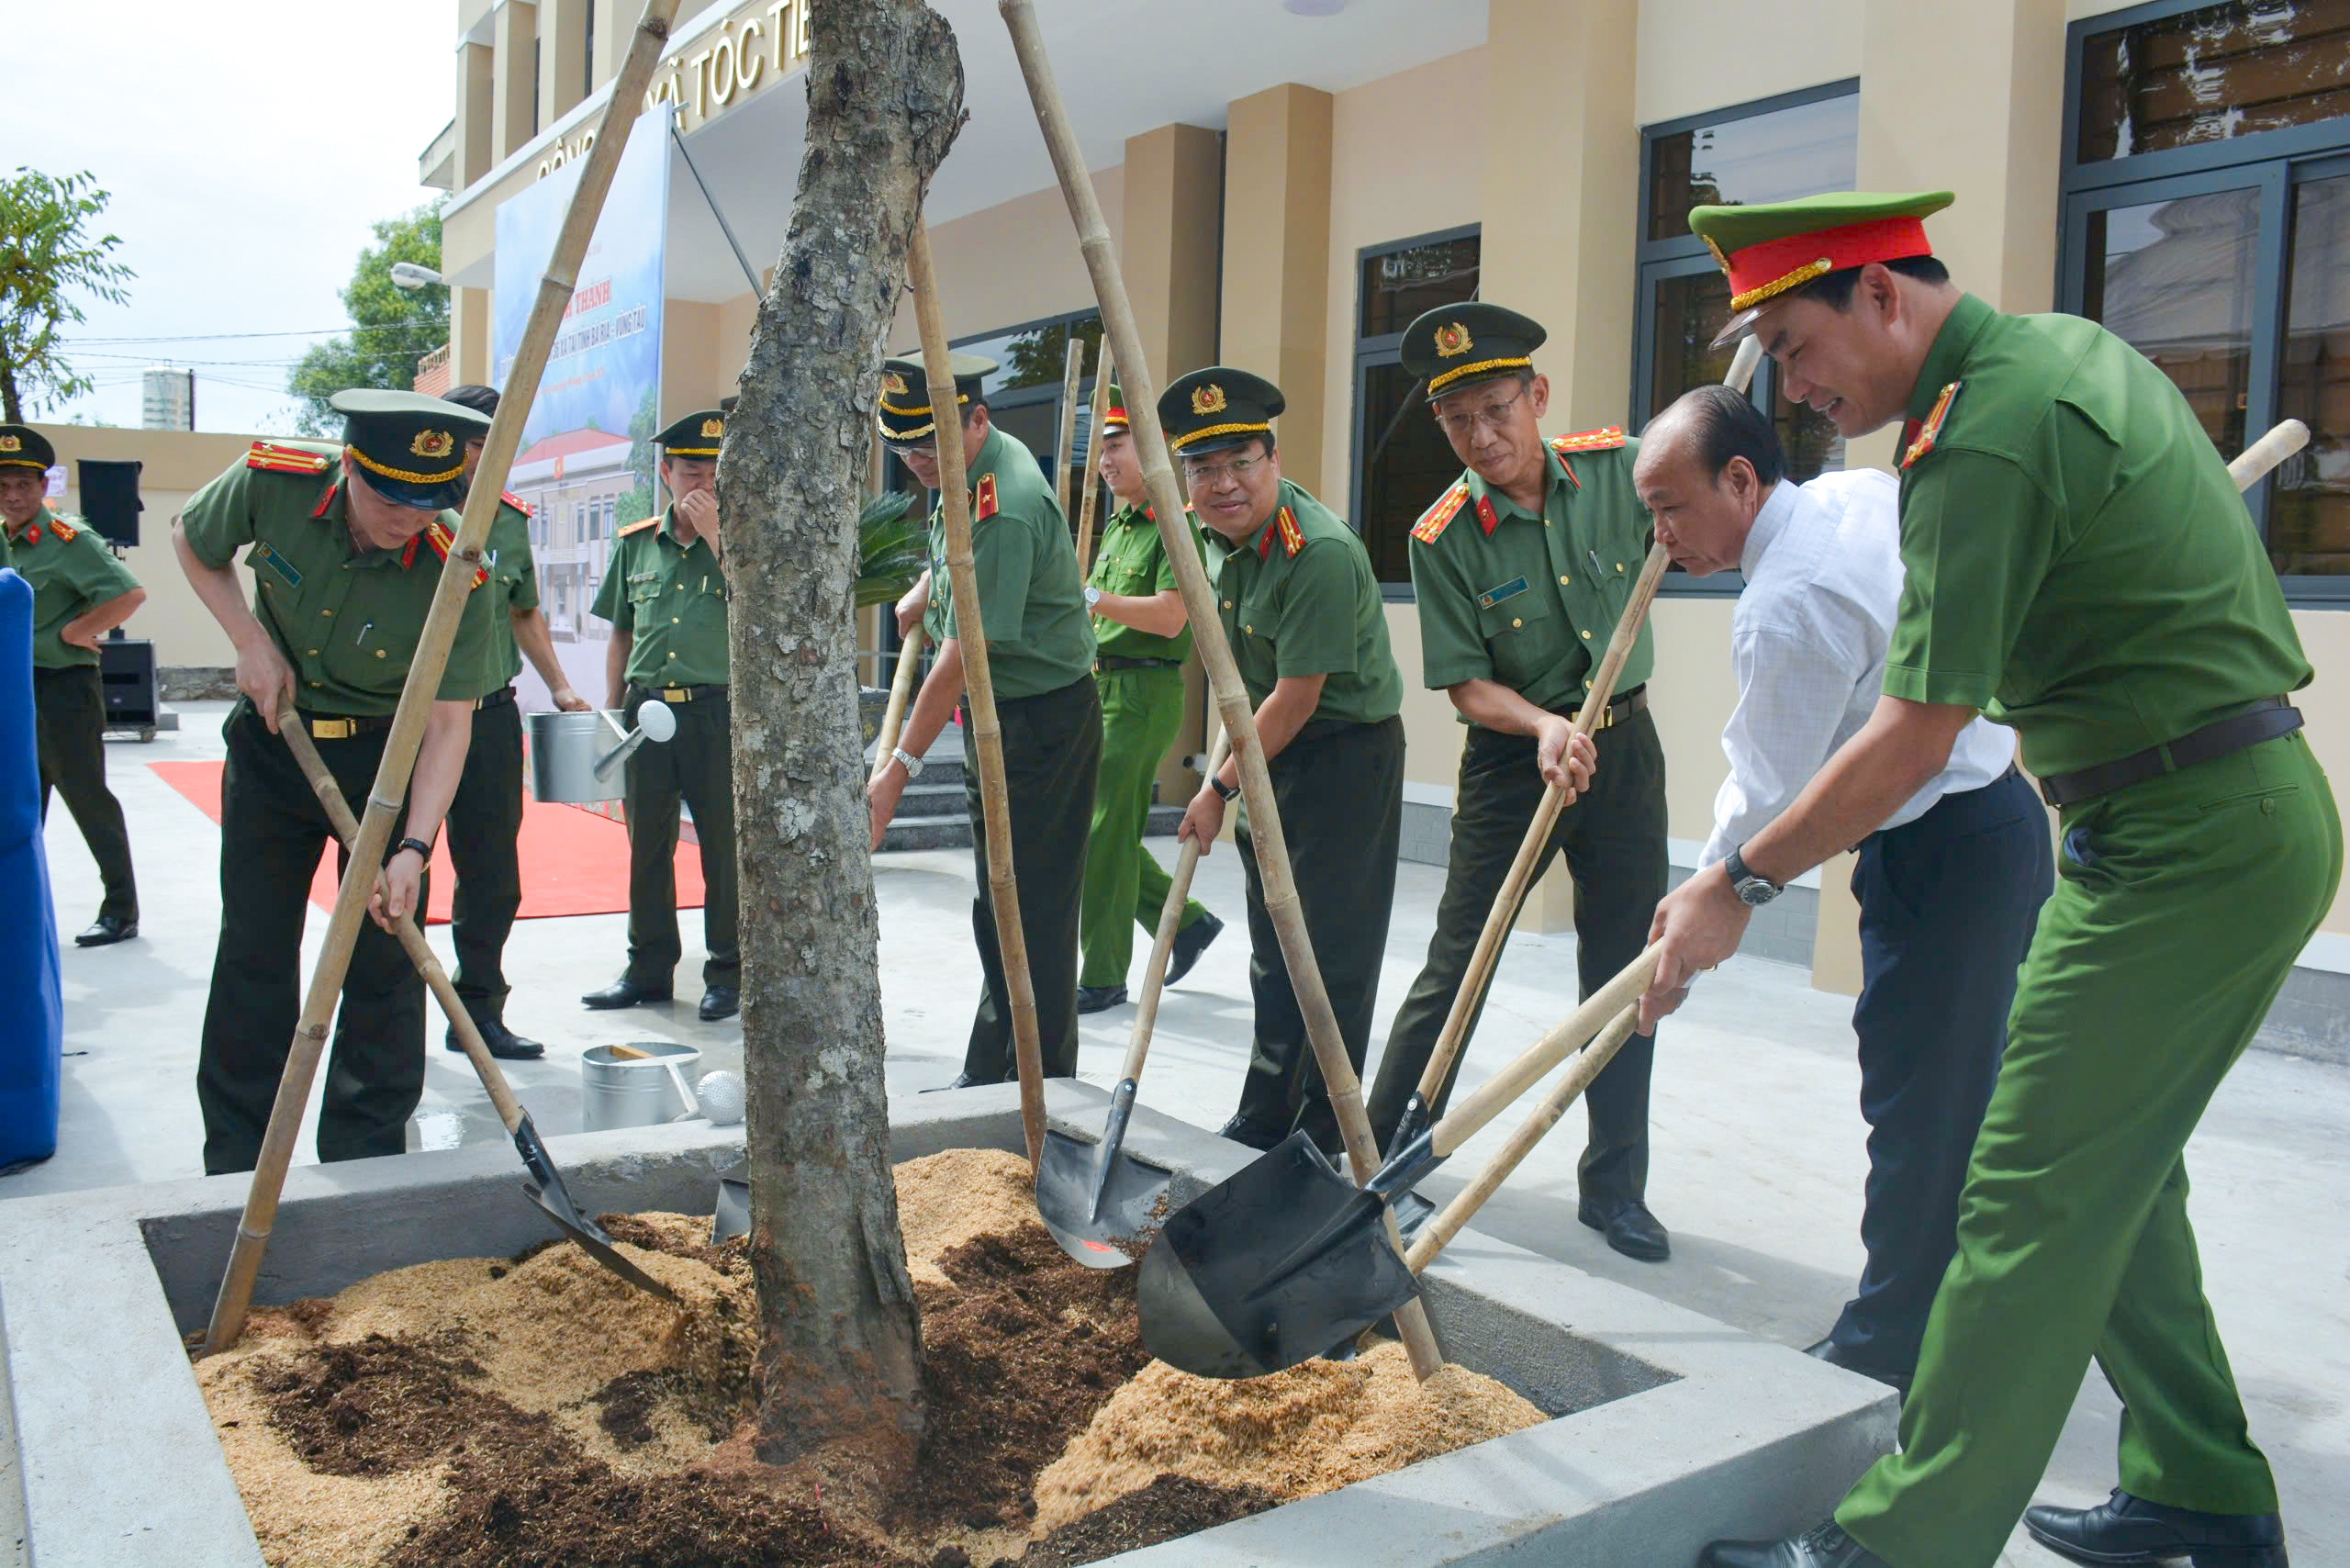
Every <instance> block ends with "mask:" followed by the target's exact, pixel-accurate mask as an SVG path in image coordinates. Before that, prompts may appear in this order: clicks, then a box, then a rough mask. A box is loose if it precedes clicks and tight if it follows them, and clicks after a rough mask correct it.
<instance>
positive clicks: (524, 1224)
mask: <svg viewBox="0 0 2350 1568" xmlns="http://www.w3.org/2000/svg"><path fill="white" fill-rule="evenodd" d="M1046 1103H1047V1104H1048V1106H1049V1108H1050V1110H1051V1112H1052V1114H1053V1118H1054V1121H1055V1122H1056V1124H1057V1125H1059V1126H1065V1127H1067V1128H1069V1129H1070V1130H1072V1131H1076V1132H1079V1133H1080V1134H1081V1135H1083V1136H1086V1137H1092V1136H1094V1135H1095V1134H1096V1133H1098V1131H1099V1130H1100V1127H1101V1126H1102V1114H1103V1110H1104V1107H1105V1105H1106V1103H1107V1102H1106V1096H1104V1095H1103V1094H1102V1092H1101V1091H1099V1090H1096V1089H1092V1088H1091V1087H1088V1086H1085V1085H1081V1084H1077V1083H1072V1082H1068V1081H1055V1082H1054V1083H1052V1084H1051V1085H1050V1086H1049V1088H1048V1092H1047V1095H1046ZM890 1117H891V1138H890V1146H891V1154H892V1156H893V1158H895V1159H912V1158H915V1157H917V1156H920V1155H925V1154H933V1153H936V1152H938V1151H940V1150H942V1149H946V1148H969V1147H985V1148H1008V1149H1013V1150H1017V1149H1019V1148H1021V1138H1020V1122H1019V1114H1018V1099H1017V1092H1016V1090H1015V1089H1014V1088H1013V1087H1012V1086H1010V1085H1002V1086H996V1087H990V1088H986V1089H971V1090H965V1091H962V1092H957V1093H953V1094H932V1095H925V1096H922V1097H920V1098H919V1099H914V1098H908V1099H901V1100H897V1101H893V1102H892V1103H891V1105H890ZM739 1131H740V1129H717V1128H712V1127H711V1126H708V1125H707V1124H700V1123H698V1124H691V1125H687V1126H662V1127H639V1128H631V1129H626V1130H621V1131H615V1132H606V1133H583V1134H579V1135H577V1136H575V1137H558V1138H554V1139H552V1140H551V1143H552V1147H553V1150H554V1157H555V1159H557V1160H558V1161H560V1162H561V1164H562V1167H563V1170H564V1171H565V1176H566V1178H567V1179H568V1181H569V1183H570V1185H571V1188H572V1191H573V1193H575V1194H576V1196H577V1198H578V1199H579V1201H580V1204H582V1206H583V1207H586V1208H588V1210H589V1211H590V1212H595V1211H599V1210H610V1209H676V1210H682V1211H686V1212H689V1213H690V1212H706V1211H707V1210H708V1209H709V1207H710V1205H711V1199H712V1195H713V1193H714V1187H713V1182H714V1179H715V1174H716V1172H717V1171H718V1170H721V1169H723V1168H725V1167H727V1166H729V1165H731V1164H732V1163H733V1161H734V1160H735V1159H737V1158H738V1156H739V1151H740V1148H741V1140H740V1137H739V1136H735V1135H737V1134H739ZM1129 1148H1132V1149H1133V1150H1134V1151H1135V1152H1136V1153H1138V1154H1141V1155H1143V1156H1145V1157H1146V1158H1148V1159H1153V1160H1157V1161H1159V1162H1161V1163H1164V1164H1166V1165H1168V1166H1169V1167H1171V1168H1173V1169H1174V1170H1177V1171H1178V1172H1179V1177H1178V1182H1177V1192H1176V1195H1177V1197H1178V1198H1179V1200H1188V1199H1189V1197H1191V1196H1192V1194H1193V1193H1196V1192H1198V1191H1199V1190H1200V1189H1201V1188H1202V1187H1203V1186H1204V1185H1205V1184H1208V1183H1211V1182H1216V1181H1220V1180H1222V1179H1223V1178H1224V1177H1225V1176H1226V1175H1228V1174H1230V1173H1231V1172H1232V1171H1233V1170H1236V1169H1237V1168H1238V1167H1239V1166H1240V1164H1241V1163H1243V1162H1244V1161H1245V1160H1246V1159H1248V1158H1249V1157H1250V1156H1249V1151H1248V1150H1247V1149H1244V1148H1240V1147H1238V1146H1237V1145H1234V1144H1228V1143H1225V1142H1224V1141H1223V1140H1221V1139H1219V1138H1216V1137H1213V1136H1211V1135H1209V1134H1207V1133H1203V1132H1201V1131H1199V1130H1198V1129H1196V1128H1193V1127H1191V1126H1185V1125H1183V1124H1181V1123H1178V1122H1174V1121H1170V1120H1169V1119H1168V1118H1166V1117H1163V1116H1158V1115H1155V1114H1151V1113H1150V1112H1148V1111H1142V1112H1138V1113H1137V1114H1136V1117H1135V1123H1134V1127H1133V1131H1132V1133H1131V1134H1130V1137H1129ZM521 1179H522V1174H521V1171H520V1166H519V1164H518V1162H517V1161H516V1160H515V1159H514V1156H513V1153H512V1150H511V1149H510V1148H509V1147H508V1146H507V1145H506V1144H504V1143H503V1142H502V1141H501V1142H499V1143H498V1144H495V1145H491V1144H482V1145H477V1146H475V1147H472V1148H463V1149H456V1150H452V1151H448V1152H445V1153H435V1154H414V1155H408V1156H405V1157H402V1158H399V1159H371V1160H358V1161H353V1162H351V1163H347V1164H341V1165H333V1166H307V1167H303V1168H301V1169H299V1170H296V1171H294V1172H293V1173H292V1176H291V1178H290V1179H289V1180H288V1182H287V1183H286V1188H285V1201H284V1204H283V1206H282V1207H281V1208H280V1210H279V1213H278V1217H277V1227H276V1231H275V1234H274V1238H273V1239H272V1242H271V1245H270V1249H269V1254H268V1260H267V1266H266V1268H265V1269H264V1271H263V1275H262V1278H261V1281H260V1284H259V1288H258V1290H257V1292H256V1299H257V1300H258V1301H261V1302H264V1303H282V1302H287V1301H291V1300H294V1299H296V1298H297V1297H300V1296H308V1295H325V1294H331V1293H333V1292H336V1291H340V1290H341V1289H342V1288H343V1287H345V1286H347V1285H349V1284H351V1283H353V1282H355V1281H357V1280H360V1279H363V1278H365V1277H366V1276H368V1275H370V1274H374V1273H377V1272H379V1271H383V1270H386V1269H391V1268H397V1267H401V1266H404V1265H407V1264H411V1263H418V1262H423V1261H427V1260H432V1259H437V1258H451V1257H466V1256H492V1255H497V1254H501V1253H510V1252H515V1251H519V1250H520V1249H523V1248H525V1247H528V1246H530V1245H532V1243H534V1242H537V1241H540V1240H543V1239H544V1238H546V1236H547V1234H548V1226H547V1225H546V1222H545V1221H544V1219H543V1217H542V1216H541V1215H539V1214H538V1212H537V1211H536V1210H535V1209H533V1208H532V1206H531V1205H530V1204H527V1203H525V1202H524V1201H523V1200H522V1199H521V1197H520V1194H519V1193H517V1191H516V1187H517V1185H518V1184H519V1183H520V1181H521ZM245 1188H246V1181H245V1178H243V1177H241V1176H222V1177H212V1178H207V1179H204V1180H199V1181H190V1182H159V1183H155V1184H153V1185H149V1186H140V1187H119V1188H114V1189H110V1190H105V1191H99V1192H91V1193H73V1194H67V1195H63V1196H59V1197H49V1198H27V1199H21V1200H18V1201H16V1202H13V1203H8V1204H0V1313H5V1334H6V1374H7V1375H6V1392H7V1394H8V1396H9V1399H10V1400H11V1402H12V1404H13V1415H14V1417H15V1430H16V1437H17V1447H18V1450H19V1455H20V1462H19V1463H18V1465H17V1473H18V1475H19V1476H20V1477H21V1481H22V1486H23V1494H22V1502H23V1506H24V1511H25V1518H26V1520H27V1523H28V1547H29V1551H30V1555H31V1557H32V1558H33V1560H34V1561H36V1562H39V1564H40V1565H41V1568H85V1565H86V1568H117V1565H118V1564H122V1563H127V1562H171V1563H173V1564H174V1565H176V1568H214V1565H216V1564H217V1565H220V1568H229V1565H236V1568H250V1565H252V1564H258V1563H259V1562H261V1561H262V1559H261V1553H260V1551H259V1548H258V1547H257V1546H256V1544H255V1542H254V1540H253V1535H252V1529H251V1528H250V1527H249V1526H248V1525H247V1523H246V1520H245V1513H244V1507H243V1505H242V1504H241V1501H240V1499H239V1497H238V1495H237V1489H236V1485H235V1483H234V1482H233V1481H232V1480H231V1479H230V1477H229V1470H228V1466H227V1464H226V1463H225V1462H224V1461H223V1460H222V1458H221V1454H220V1450H219V1447H218V1443H217V1442H216V1441H215V1439H214V1438H213V1433H212V1427H211V1422H210V1420H209V1418H208V1417H207V1413H206V1410H205V1406H204V1403H203V1401H202V1399H201V1398H200V1397H199V1396H198V1394H197V1393H196V1383H195V1380H194V1379H193V1378H192V1377H191V1376H190V1375H189V1372H188V1364H187V1359H186V1356H185V1352H184V1351H183V1350H182V1349H181V1335H182V1334H183V1333H185V1332H186V1331H189V1330H191V1329H195V1328H198V1327H202V1326H203V1324H204V1321H205V1319H206V1317H207V1315H208V1313H209V1311H210V1308H211V1303H212V1296H213V1292H214V1290H215V1288H216V1286H217V1285H218V1276H219V1271H220V1268H221V1265H222V1262H223V1260H225V1259H226V1258H227V1256H228V1250H229V1238H230V1236H231V1235H232V1234H233V1232H234V1230H235V1226H236V1222H237V1215H238V1213H239V1210H240V1208H241V1205H242V1203H243V1199H244V1193H245ZM1427 1302H1428V1310H1429V1313H1430V1316H1432V1317H1433V1319H1434V1321H1435V1323H1436V1326H1437V1329H1438V1334H1439V1335H1440V1336H1441V1337H1442V1338H1443V1339H1444V1342H1445V1348H1446V1350H1447V1353H1448V1354H1449V1356H1450V1357H1451V1358H1452V1359H1453V1360H1455V1361H1460V1362H1462V1363H1463V1364H1465V1365H1467V1366H1469V1367H1472V1368H1473V1369H1475V1370H1476V1371H1479V1372H1485V1373H1487V1374H1489V1375H1491V1376H1494V1377H1495V1378H1498V1379H1500V1380H1501V1381H1502V1382H1504V1383H1508V1384H1510V1385H1511V1386H1512V1387H1514V1388H1516V1389H1517V1390H1518V1391H1519V1392H1520V1393H1522V1394H1525V1395H1526V1396H1527V1398H1529V1399H1531V1400H1532V1401H1533V1402H1534V1403H1535V1404H1536V1405H1538V1406H1541V1407H1542V1408H1544V1409H1545V1410H1548V1411H1550V1412H1552V1413H1553V1414H1556V1415H1559V1417H1560V1418H1558V1419H1555V1420H1552V1421H1550V1422H1548V1423H1546V1424H1544V1425H1542V1426H1539V1427H1536V1428H1531V1429H1529V1430H1527V1431H1524V1432H1519V1433H1516V1434H1514V1435H1512V1436H1509V1437H1506V1438H1502V1439H1497V1440H1495V1441H1493V1442H1489V1443H1484V1444H1481V1445H1479V1446H1478V1447H1476V1448H1473V1449H1468V1450H1462V1451H1460V1452H1458V1453H1453V1454H1449V1455H1447V1456H1445V1457H1443V1458H1440V1459H1436V1460H1431V1461H1429V1462H1426V1463H1423V1464H1418V1465H1415V1466H1413V1467H1412V1468H1410V1469H1408V1470H1404V1471H1399V1472H1397V1473H1393V1474H1391V1475H1386V1476H1382V1477H1380V1478H1378V1479H1376V1480H1373V1481H1368V1482H1364V1483H1362V1484H1359V1485H1355V1486H1349V1487H1347V1488H1345V1489H1344V1490H1342V1491H1338V1492H1333V1493H1329V1494H1326V1495H1323V1496H1319V1497H1314V1498H1308V1499H1306V1500H1304V1501H1303V1502H1298V1503H1292V1504H1290V1505H1288V1506H1283V1507H1281V1508H1277V1509H1274V1510H1272V1511H1271V1512H1270V1513H1266V1514H1261V1515H1259V1516H1257V1517H1256V1518H1248V1519H1242V1520H1239V1521H1237V1522H1235V1523H1233V1524H1229V1525H1225V1526H1222V1527H1220V1528H1218V1529H1212V1530H1207V1531H1203V1532H1202V1533H1201V1534H1199V1535H1195V1536H1192V1537H1190V1538H1188V1539H1187V1540H1181V1541H1176V1542H1171V1543H1169V1544H1168V1545H1165V1546H1161V1547H1156V1548H1152V1549H1150V1550H1147V1551H1136V1552H1130V1553H1127V1554H1125V1555H1124V1556H1121V1557H1119V1558H1117V1559H1115V1560H1114V1561H1115V1562H1119V1563H1121V1564H1125V1565H1126V1568H1177V1565H1178V1564H1181V1565H1183V1568H1241V1565H1243V1564H1259V1565H1267V1564H1298V1565H1301V1568H1303V1565H1308V1564H1320V1563H1327V1562H1347V1563H1348V1564H1350V1565H1351V1568H1407V1565H1408V1568H1422V1565H1427V1564H1436V1563H1478V1564H1483V1563H1498V1562H1541V1563H1544V1564H1546V1565H1550V1568H1582V1565H1586V1564H1587V1565H1589V1568H1639V1565H1642V1564H1655V1565H1657V1568H1686V1565H1687V1564H1688V1563H1689V1562H1693V1561H1694V1560H1695V1556H1696V1552H1697V1551H1698V1549H1699V1547H1700V1546H1701V1545H1702V1544H1703V1543H1704V1542H1705V1541H1707V1540H1710V1539H1712V1538H1714V1537H1716V1536H1719V1535H1722V1534H1725V1533H1751V1534H1755V1535H1766V1534H1773V1533H1777V1532H1781V1531H1787V1530H1794V1529H1801V1528H1805V1527H1807V1526H1809V1525H1811V1524H1814V1523H1816V1522H1818V1520H1819V1519H1820V1518H1823V1517H1824V1516H1825V1515H1826V1514H1827V1512H1828V1511H1829V1509H1830V1507H1832V1506H1834V1504H1835V1502H1836V1501H1837V1499H1838V1498H1839V1497H1840V1496H1841V1495H1842V1494H1843V1492H1844V1489H1845V1488H1846V1486H1847V1485H1848V1484H1850V1483H1851V1482H1852V1479H1853V1478H1854V1477H1855V1476H1856V1475H1858V1474H1859V1473H1860V1472H1861V1471H1862V1470H1863V1468H1865V1467H1866V1466H1867V1464H1868V1463H1869V1462H1871V1461H1872V1460H1874V1458H1876V1457H1877V1456H1878V1455H1880V1454H1882V1453H1885V1452H1887V1451H1889V1450H1890V1449H1891V1447H1892V1443H1893V1437H1894V1428H1895V1418H1896V1413H1897V1407H1896V1403H1895V1399H1894V1396H1893V1394H1892V1392H1891V1391H1890V1390H1889V1389H1886V1388H1884V1387H1882V1386H1881V1385H1879V1384H1876V1383H1870V1382H1868V1381H1866V1380H1864V1379H1862V1378H1858V1377H1855V1376H1852V1374H1850V1373H1848V1372H1840V1371H1838V1370H1837V1369H1835V1368H1832V1367H1830V1366H1827V1365H1825V1364H1823V1363H1821V1362H1818V1361H1811V1360H1809V1359H1807V1358H1806V1357H1804V1356H1802V1355H1799V1354H1797V1353H1796V1352H1795V1351H1793V1350H1786V1349H1785V1348H1784V1347H1780V1346H1775V1345H1770V1344H1765V1343H1763V1342H1762V1341H1761V1340H1758V1339H1755V1338H1751V1337H1750V1336H1748V1335H1745V1334H1742V1333H1740V1332H1739V1331H1737V1330H1736V1329H1732V1328H1729V1327H1724V1326H1723V1325H1721V1324H1718V1323H1715V1322H1712V1321H1711V1320H1709V1319H1707V1318H1704V1317H1700V1316H1696V1315H1695V1314H1694V1313H1689V1312H1684V1311H1682V1310H1680V1309H1679V1308H1676V1307H1673V1306H1670V1305H1666V1304H1664V1303H1662V1302H1660V1301H1657V1300H1654V1299H1653V1298H1651V1297H1648V1296H1644V1295H1641V1294H1639V1293H1638V1292H1635V1291H1631V1290H1627V1289H1625V1288H1624V1287H1622V1286H1620V1285H1616V1284H1612V1283H1609V1282H1606V1281H1603V1280H1598V1279H1594V1278H1592V1277H1591V1276H1589V1275H1586V1274H1583V1273H1582V1272H1580V1271H1577V1270H1574V1269H1572V1268H1569V1267H1567V1266H1565V1265H1563V1264H1560V1263H1556V1262H1552V1261H1550V1260H1547V1259H1543V1258H1540V1257H1539V1256H1537V1255H1535V1254H1533V1253H1530V1252H1527V1251H1524V1250H1522V1249H1517V1248H1515V1247H1510V1246H1506V1245H1505V1244H1503V1243H1501V1242H1498V1241H1494V1240H1493V1239H1491V1238H1486V1237H1484V1236H1482V1235H1480V1234H1478V1233H1477V1232H1475V1231H1470V1232H1467V1233H1464V1234H1463V1235H1462V1236H1461V1237H1460V1238H1458V1239H1457V1240H1456V1241H1455V1242H1454V1244H1453V1245H1452V1247H1451V1248H1450V1249H1448V1251H1447V1253H1446V1256H1445V1258H1444V1259H1443V1260H1441V1261H1439V1262H1438V1265H1437V1266H1436V1267H1435V1268H1433V1269H1431V1270H1430V1271H1429V1274H1428V1277H1427ZM9 1413H10V1412H9V1410H7V1409H0V1417H6V1416H7V1415H8V1414H9ZM0 1484H5V1481H4V1478H0ZM15 1501H16V1499H15V1498H0V1504H5V1503H13V1502H15ZM4 1536H5V1532H0V1537H4ZM5 1546H6V1541H5V1539H4V1538H0V1557H5V1555H6V1552H5V1550H4V1549H5Z"/></svg>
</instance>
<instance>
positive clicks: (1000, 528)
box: [923, 430, 1093, 699]
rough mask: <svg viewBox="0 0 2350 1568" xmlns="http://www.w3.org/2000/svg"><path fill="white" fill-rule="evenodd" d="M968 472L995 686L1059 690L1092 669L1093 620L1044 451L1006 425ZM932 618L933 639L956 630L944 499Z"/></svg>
mask: <svg viewBox="0 0 2350 1568" xmlns="http://www.w3.org/2000/svg"><path fill="white" fill-rule="evenodd" d="M969 477H970V481H971V565H972V567H973V571H974V575H975V576H977V577H978V578H979V621H980V623H981V624H982V625H984V626H985V627H986V628H987V634H988V674H989V677H990V680H991V681H992V683H993V685H994V687H995V694H996V696H998V697H1001V698H1007V699H1009V698H1015V697H1035V696H1036V695H1038V694H1039V693H1042V692H1046V691H1058V690H1059V689H1061V688H1062V687H1064V686H1067V685H1068V684H1069V682H1071V681H1073V680H1075V679H1077V678H1079V677H1080V676H1084V675H1089V674H1091V672H1092V669H1093V628H1092V626H1091V624H1090V623H1089V622H1090V621H1091V617H1089V616H1088V615H1087V614H1086V613H1085V585H1084V584H1083V583H1081V582H1080V581H1079V580H1078V576H1077V550H1076V547H1075V546H1074V545H1072V544H1071V543H1070V542H1069V521H1068V520H1067V519H1066V518H1064V517H1063V516H1062V515H1061V509H1060V503H1059V502H1057V501H1056V500H1054V499H1053V489H1052V487H1051V486H1050V485H1049V484H1047V483H1046V481H1045V474H1044V470H1042V469H1040V468H1038V467H1037V466H1036V459H1035V457H1034V456H1032V455H1030V454H1029V451H1028V449H1027V448H1026V447H1025V446H1023V445H1022V444H1021V443H1020V442H1019V441H1018V440H1016V439H1015V438H1013V437H1012V436H1010V435H1007V434H1005V433H1004V432H1003V431H1001V430H990V431H989V432H988V438H987V440H986V441H984V442H980V443H979V455H978V457H976V458H975V459H973V460H972V463H971V465H970V476H969ZM923 625H924V626H925V627H926V628H928V629H929V632H930V636H931V640H932V641H933V642H934V643H942V642H945V641H946V639H947V638H949V637H953V636H956V635H957V632H956V629H955V601H954V591H953V588H952V586H951V585H950V584H949V582H948V581H947V573H946V507H945V505H944V504H941V505H939V506H937V507H934V508H933V509H932V510H931V514H930V605H929V609H928V610H927V612H926V613H925V614H924V616H923Z"/></svg>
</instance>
